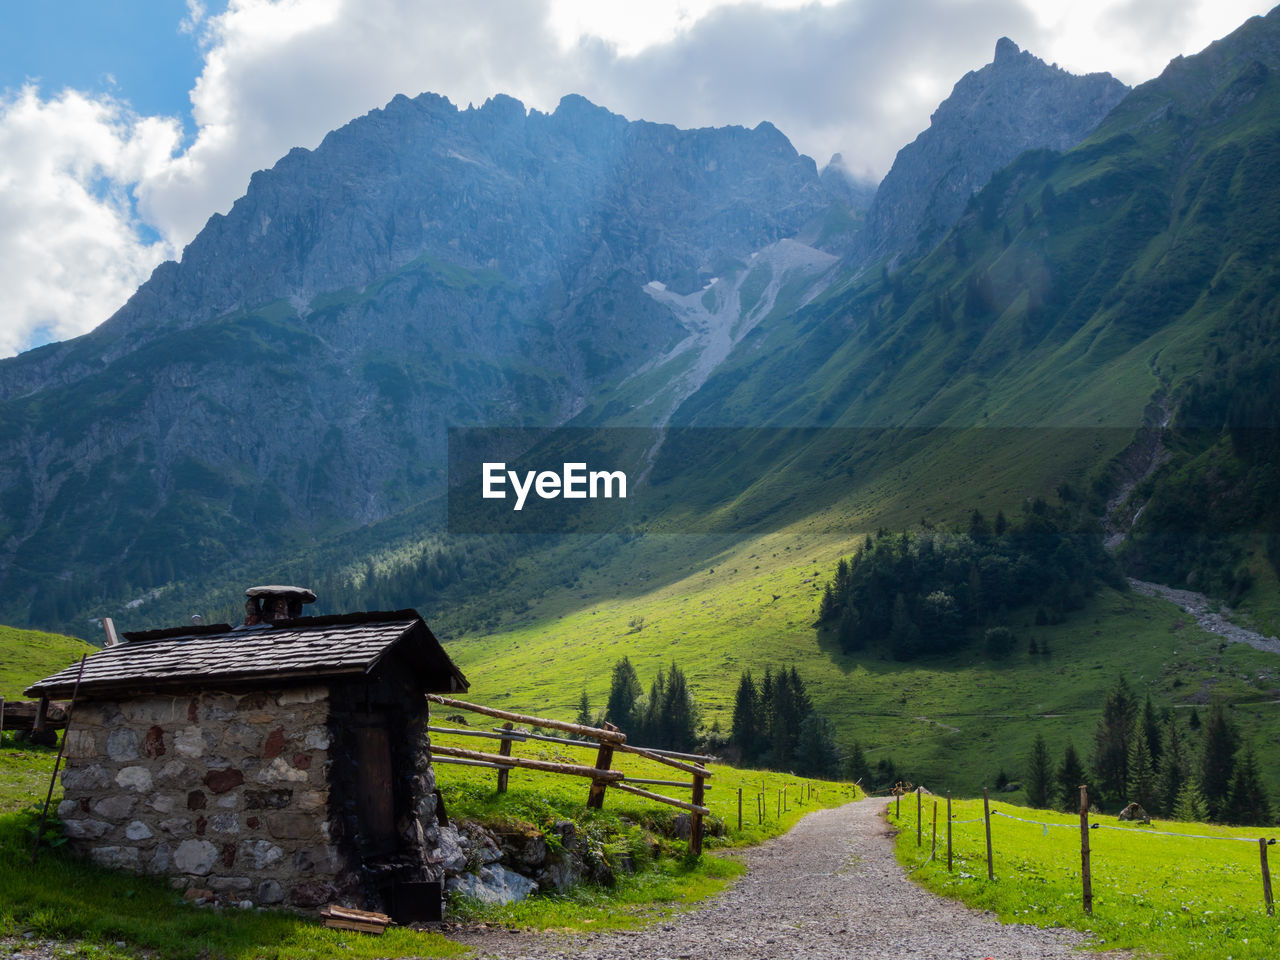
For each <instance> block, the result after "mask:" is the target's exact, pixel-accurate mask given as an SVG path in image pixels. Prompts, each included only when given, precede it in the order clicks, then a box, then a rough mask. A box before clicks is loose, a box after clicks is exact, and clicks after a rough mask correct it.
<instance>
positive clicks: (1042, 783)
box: [1027, 733, 1053, 807]
mask: <svg viewBox="0 0 1280 960" xmlns="http://www.w3.org/2000/svg"><path fill="white" fill-rule="evenodd" d="M1052 795H1053V761H1051V760H1050V759H1049V747H1048V745H1047V744H1046V743H1045V742H1044V734H1043V733H1037V734H1036V740H1035V743H1033V744H1032V745H1031V757H1030V758H1029V759H1028V760H1027V803H1028V805H1030V806H1033V807H1047V806H1049V805H1050V803H1051V799H1050V798H1051V797H1052Z"/></svg>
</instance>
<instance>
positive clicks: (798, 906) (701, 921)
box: [446, 798, 1129, 960]
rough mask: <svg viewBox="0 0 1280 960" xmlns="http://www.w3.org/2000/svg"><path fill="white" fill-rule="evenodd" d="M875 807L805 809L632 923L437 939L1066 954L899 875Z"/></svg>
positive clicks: (485, 946) (667, 953)
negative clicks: (702, 885)
mask: <svg viewBox="0 0 1280 960" xmlns="http://www.w3.org/2000/svg"><path fill="white" fill-rule="evenodd" d="M884 809H885V800H884V799H883V798H880V799H875V798H870V799H865V800H860V801H858V802H856V803H850V804H846V805H845V806H843V807H838V808H835V809H831V810H819V811H816V812H814V813H811V814H809V815H808V816H806V817H805V818H804V819H802V820H801V821H800V822H799V823H798V824H797V825H796V826H795V827H794V828H793V829H792V830H791V831H790V832H789V833H787V834H785V835H784V836H781V837H778V838H776V839H774V840H771V841H769V842H768V843H764V844H762V845H760V846H758V847H754V848H751V849H748V850H744V851H740V852H739V855H740V856H741V857H742V859H743V860H744V861H745V862H746V864H747V868H748V869H747V872H746V873H745V874H744V875H743V876H742V877H740V878H739V879H738V880H737V881H736V882H735V883H734V884H733V886H731V887H730V888H729V889H728V890H726V891H725V892H724V893H722V894H720V895H719V896H717V897H714V898H712V899H711V900H709V901H708V902H707V903H706V904H704V905H702V906H699V907H696V908H693V909H691V910H688V911H686V912H684V913H680V914H677V915H675V916H674V917H671V918H670V919H668V920H666V921H664V922H662V923H656V924H653V925H651V926H649V927H646V928H644V929H641V930H631V931H621V932H607V933H599V934H579V935H574V936H565V935H553V934H537V933H524V932H519V931H503V930H487V931H482V930H467V931H448V932H446V936H448V937H450V939H454V940H458V941H459V942H462V943H466V944H469V945H471V946H474V947H477V948H479V951H480V952H479V956H480V957H482V958H503V960H517V958H530V960H535V958H536V960H550V958H565V960H567V958H585V960H659V958H698V960H703V958H706V960H730V958H732V960H757V958H759V960H770V958H783V957H785V958H788V960H792V958H797V957H799V958H803V960H837V958H838V960H845V958H849V957H857V958H859V960H888V958H894V960H899V958H903V957H911V958H916V960H934V958H938V960H941V958H947V960H952V958H955V960H961V958H963V960H969V958H972V960H984V958H998V960H1024V958H1025V960H1030V958H1050V960H1053V958H1067V957H1074V958H1077V960H1078V958H1079V957H1080V956H1081V954H1080V953H1079V950H1078V948H1079V946H1080V945H1081V944H1083V943H1085V942H1086V940H1087V937H1086V936H1085V935H1084V934H1082V933H1079V932H1077V931H1074V930H1044V929H1041V928H1039V927H1032V926H1025V925H1021V924H1001V923H999V922H997V921H996V920H995V918H994V916H993V915H991V914H990V913H982V912H980V911H976V910H971V909H970V908H968V907H965V906H963V905H961V904H959V903H957V902H955V901H952V900H946V899H944V898H942V897H939V896H936V895H934V894H932V893H929V892H928V891H926V890H924V889H923V888H921V887H918V886H916V885H915V884H914V883H912V882H910V881H909V880H908V879H907V878H906V877H905V876H904V875H903V870H902V867H901V866H900V865H899V864H898V862H897V860H895V859H894V854H893V831H892V829H891V828H890V827H889V826H888V824H887V823H886V821H885V819H884V816H883V813H884ZM1093 956H1098V957H1112V958H1120V957H1128V956H1129V955H1128V954H1127V953H1110V954H1093Z"/></svg>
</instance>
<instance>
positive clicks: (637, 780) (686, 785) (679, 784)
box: [626, 777, 711, 790]
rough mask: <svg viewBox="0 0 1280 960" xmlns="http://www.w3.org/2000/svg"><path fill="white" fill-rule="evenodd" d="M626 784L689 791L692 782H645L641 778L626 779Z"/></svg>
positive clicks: (705, 788)
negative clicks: (680, 788) (681, 788)
mask: <svg viewBox="0 0 1280 960" xmlns="http://www.w3.org/2000/svg"><path fill="white" fill-rule="evenodd" d="M626 782H627V783H647V784H651V785H652V786H655V787H683V788H684V789H686V790H689V789H691V788H692V787H693V781H692V780H647V779H644V778H641V777H627V778H626ZM702 789H704V790H710V789H711V788H710V787H709V786H704V787H703V788H702Z"/></svg>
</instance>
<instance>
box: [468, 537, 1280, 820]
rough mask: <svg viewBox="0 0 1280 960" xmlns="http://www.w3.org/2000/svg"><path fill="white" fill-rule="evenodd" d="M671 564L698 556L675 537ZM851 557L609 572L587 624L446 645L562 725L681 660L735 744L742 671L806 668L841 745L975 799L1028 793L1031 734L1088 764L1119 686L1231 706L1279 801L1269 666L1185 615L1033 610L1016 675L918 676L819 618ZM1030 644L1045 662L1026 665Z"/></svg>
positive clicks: (1112, 596) (583, 614)
mask: <svg viewBox="0 0 1280 960" xmlns="http://www.w3.org/2000/svg"><path fill="white" fill-rule="evenodd" d="M648 549H650V550H659V549H661V548H660V546H659V545H658V544H657V543H656V542H655V543H653V544H650V545H649V547H648ZM667 549H669V550H670V551H671V553H672V554H678V553H680V552H681V551H682V550H685V549H688V548H687V547H685V546H684V545H683V544H682V542H681V538H680V537H671V538H669V545H668V547H667ZM849 549H850V541H849V540H845V539H841V540H834V539H832V538H830V537H825V536H819V535H817V534H811V533H808V532H806V531H805V530H804V529H803V528H792V529H788V530H786V531H783V532H780V533H777V534H772V535H769V536H767V537H762V538H760V539H757V540H754V541H752V542H750V543H749V544H747V545H744V546H739V547H734V548H730V549H727V550H725V551H723V552H722V553H721V554H720V555H718V556H716V557H714V558H713V560H712V561H711V562H709V563H708V564H707V565H706V566H704V567H702V568H700V569H699V570H697V571H696V572H693V573H690V574H688V575H686V576H683V577H681V578H680V579H678V580H676V581H675V582H672V583H669V584H661V585H658V586H654V587H651V588H647V589H646V588H645V586H644V585H643V583H639V584H637V585H635V586H634V587H633V588H632V589H631V590H630V591H624V590H623V589H622V588H621V587H619V588H617V589H616V592H615V591H604V590H602V589H601V587H600V585H599V584H597V583H596V582H595V581H594V580H592V579H590V577H591V576H598V577H599V578H601V579H603V578H604V577H605V576H606V572H605V571H601V572H599V573H597V574H592V575H586V576H584V584H583V588H582V590H583V593H588V592H592V593H595V594H596V595H600V594H604V596H605V598H604V599H599V600H595V601H592V602H588V603H586V604H584V605H582V606H581V607H580V608H577V609H575V608H573V607H572V605H571V604H570V603H569V602H568V601H567V600H566V603H565V605H564V606H562V607H558V606H556V605H555V603H554V602H548V604H547V605H546V610H545V612H543V613H541V614H540V615H539V616H537V617H536V618H531V619H529V620H528V621H526V622H524V623H522V624H521V625H519V626H517V627H515V628H512V629H507V630H502V631H500V632H496V633H493V634H490V635H487V636H477V637H464V638H461V639H458V640H454V641H451V642H449V643H448V650H449V653H450V655H451V656H452V657H454V659H455V660H457V661H458V663H459V664H460V665H461V666H462V668H463V670H464V672H466V674H467V676H468V677H469V678H470V679H471V681H472V692H471V694H470V696H471V697H472V699H475V700H476V701H478V702H481V703H490V704H492V705H494V706H506V707H508V708H510V709H513V710H519V711H525V712H532V713H537V714H540V715H544V716H558V717H561V718H569V717H571V716H573V715H574V713H575V712H576V707H577V701H578V697H579V695H580V693H581V692H582V691H583V690H584V689H585V691H586V692H587V694H588V697H589V699H590V702H591V705H592V706H593V707H594V708H596V709H601V708H602V707H603V706H604V703H605V700H606V698H607V695H608V684H609V676H610V671H611V670H612V667H613V665H614V663H615V662H616V661H617V660H618V659H619V658H621V657H623V656H628V657H630V659H631V661H632V663H633V664H635V666H636V669H637V670H638V672H639V674H640V679H641V682H642V683H643V684H644V685H645V686H646V687H647V685H648V683H649V681H650V679H651V678H652V677H653V675H654V673H655V672H656V671H657V670H659V669H663V668H665V667H666V666H667V665H668V664H669V663H670V662H671V661H672V660H675V661H676V662H678V663H679V664H680V666H681V668H682V669H683V670H684V671H685V673H686V675H687V676H688V678H689V683H690V686H691V688H692V689H693V692H694V695H695V697H696V698H697V699H698V701H699V702H700V703H701V704H702V705H703V707H704V723H705V724H706V725H708V726H710V725H711V724H712V723H713V722H716V721H718V722H719V724H720V726H721V728H722V729H725V730H727V729H728V728H729V726H730V724H731V720H732V703H733V699H732V698H733V694H734V690H735V688H736V685H737V682H738V678H739V676H740V674H741V672H742V671H743V670H745V669H748V668H750V669H751V670H752V671H753V672H754V673H755V675H756V677H757V680H758V679H759V677H760V675H761V674H762V673H763V670H764V667H765V666H773V667H774V668H775V669H776V668H777V667H778V666H779V665H789V664H794V665H795V666H796V668H797V670H798V672H799V673H800V675H801V677H803V679H804V680H805V683H806V686H807V688H808V689H809V692H810V693H811V695H812V696H813V698H814V700H815V702H816V704H817V707H818V709H819V710H821V711H822V712H824V713H825V714H826V715H828V716H829V717H831V718H832V720H834V721H835V723H836V725H837V730H838V734H839V739H840V741H841V742H842V743H843V744H844V745H845V746H846V747H847V746H848V745H849V744H850V743H851V742H852V741H854V740H857V741H859V742H860V743H861V744H862V746H863V747H864V748H866V749H867V753H868V756H869V758H870V759H871V760H872V762H875V760H876V759H878V758H879V757H881V756H884V755H886V754H887V755H889V756H891V757H892V758H893V759H894V761H895V762H897V763H898V765H899V767H900V768H901V769H903V770H905V771H906V772H908V773H909V774H910V776H911V777H912V779H914V780H915V781H916V782H921V783H925V784H927V785H928V786H930V787H931V788H932V789H935V790H940V789H951V790H953V791H955V792H958V793H970V794H972V793H975V792H977V791H978V790H980V789H981V788H982V787H984V786H991V785H993V784H994V782H995V779H996V776H997V774H998V773H999V772H1000V771H1001V770H1003V771H1004V772H1005V773H1006V774H1007V775H1008V776H1009V777H1010V778H1012V779H1014V780H1017V779H1019V778H1020V777H1021V776H1022V770H1023V767H1024V765H1025V761H1026V757H1027V756H1028V754H1029V752H1030V748H1031V744H1032V741H1033V740H1034V738H1035V735H1036V733H1037V732H1043V733H1044V735H1045V738H1046V740H1047V741H1048V743H1049V746H1050V749H1051V751H1053V753H1054V754H1055V762H1056V759H1057V757H1058V756H1060V755H1061V751H1062V748H1063V746H1064V745H1065V742H1066V740H1067V738H1068V737H1070V738H1071V739H1072V740H1073V741H1074V743H1075V745H1076V747H1077V749H1079V750H1081V751H1083V752H1084V753H1085V754H1086V755H1087V753H1088V750H1089V747H1090V744H1091V743H1092V735H1093V730H1094V727H1095V725H1096V723H1097V720H1098V716H1099V711H1100V706H1101V703H1102V700H1103V698H1104V696H1105V693H1106V691H1107V690H1109V689H1110V688H1111V687H1112V686H1114V684H1115V682H1116V680H1117V678H1118V677H1119V676H1121V675H1124V676H1126V677H1127V678H1128V680H1129V682H1130V683H1131V684H1132V685H1133V687H1134V689H1135V690H1136V691H1137V692H1138V695H1139V696H1144V695H1145V694H1146V693H1147V692H1150V693H1151V695H1152V697H1153V699H1154V700H1155V701H1156V702H1157V704H1160V705H1168V706H1171V707H1174V708H1175V709H1176V710H1177V711H1178V712H1179V714H1180V715H1189V713H1190V710H1191V708H1192V707H1193V706H1196V705H1197V704H1199V705H1201V709H1202V710H1203V706H1202V705H1203V704H1204V703H1205V702H1207V701H1208V699H1209V698H1210V697H1211V696H1215V695H1216V696H1221V697H1223V698H1225V699H1226V700H1227V701H1228V702H1230V703H1233V704H1235V705H1236V706H1235V708H1234V710H1233V719H1234V720H1235V721H1236V722H1237V723H1238V724H1239V725H1240V727H1241V729H1242V730H1243V732H1244V733H1245V734H1246V735H1247V736H1249V737H1250V738H1251V739H1253V741H1254V744H1255V746H1256V748H1257V749H1258V751H1259V753H1260V755H1261V756H1263V757H1264V758H1267V759H1265V760H1264V766H1265V767H1266V768H1267V772H1266V774H1265V776H1266V777H1267V785H1268V787H1269V788H1270V789H1271V790H1272V792H1273V793H1276V792H1280V764H1277V763H1275V762H1274V760H1276V759H1280V704H1277V703H1276V701H1277V700H1278V699H1280V680H1278V679H1277V677H1278V676H1280V674H1278V673H1277V669H1276V665H1275V658H1274V657H1273V656H1271V655H1269V654H1265V653H1261V652H1259V651H1256V650H1253V649H1251V648H1249V647H1246V646H1244V645H1242V644H1225V643H1224V642H1223V641H1222V638H1220V637H1216V636H1214V635H1211V634H1207V633H1205V632H1203V631H1201V630H1200V629H1199V628H1198V627H1197V626H1196V625H1195V623H1194V621H1193V620H1192V618H1191V617H1190V616H1189V615H1187V614H1185V613H1183V612H1182V611H1181V610H1179V609H1178V608H1177V607H1176V606H1174V605H1173V604H1170V603H1167V602H1165V601H1160V600H1154V599H1150V598H1146V597H1142V596H1139V595H1136V594H1133V593H1117V592H1115V591H1112V590H1104V591H1102V592H1101V593H1099V594H1098V595H1097V597H1095V598H1094V600H1092V601H1091V602H1090V604H1089V605H1088V606H1087V607H1086V608H1085V609H1083V610H1080V611H1076V612H1075V613H1073V614H1071V615H1070V616H1069V617H1068V619H1067V620H1066V622H1064V623H1062V624H1058V625H1050V626H1039V627H1038V626H1035V625H1034V624H1033V616H1032V614H1033V612H1032V611H1014V612H1013V614H1012V615H1011V617H1010V626H1011V627H1012V629H1013V630H1014V632H1015V634H1016V635H1017V637H1018V647H1017V649H1016V651H1015V653H1014V655H1013V656H1011V657H1010V658H1009V659H1007V660H1004V661H992V660H990V659H988V658H987V657H986V656H985V655H984V653H983V651H982V650H981V648H980V645H974V646H971V647H969V648H967V649H965V650H963V651H961V652H958V653H955V654H952V655H949V656H945V657H934V658H928V659H922V660H919V661H916V662H913V663H908V664H903V663H896V662H893V661H891V660H888V659H886V658H884V657H883V656H882V655H880V654H878V653H876V652H874V651H873V652H868V653H863V654H859V655H856V656H850V655H846V654H844V653H842V652H841V651H840V650H839V649H838V648H836V647H835V645H834V644H833V643H830V642H828V641H827V640H825V639H824V638H823V637H821V636H820V635H819V634H818V633H817V632H816V631H815V630H814V629H813V621H814V619H815V618H816V612H817V604H818V600H819V596H820V591H821V588H822V586H823V585H824V584H825V583H826V580H827V579H828V577H829V576H830V573H831V571H832V569H833V568H834V565H835V561H836V559H837V558H838V557H839V556H840V555H841V554H842V553H846V552H848V550H849ZM656 562H657V561H655V563H656ZM672 562H673V563H674V562H675V561H674V560H673V561H672ZM609 594H612V595H609ZM637 625H639V627H638V628H637ZM1032 639H1034V640H1035V641H1036V643H1037V645H1038V646H1040V647H1043V646H1046V645H1047V647H1048V649H1049V650H1050V653H1049V654H1048V655H1034V656H1033V655H1031V654H1029V653H1028V648H1029V642H1030V640H1032ZM1015 799H1016V797H1015Z"/></svg>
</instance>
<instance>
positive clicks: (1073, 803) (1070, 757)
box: [1054, 740, 1087, 811]
mask: <svg viewBox="0 0 1280 960" xmlns="http://www.w3.org/2000/svg"><path fill="white" fill-rule="evenodd" d="M1086 777H1087V774H1086V773H1085V771H1084V764H1083V763H1081V762H1080V756H1079V754H1077V753H1076V747H1075V744H1073V743H1072V742H1071V741H1070V740H1068V741H1067V746H1066V749H1065V750H1063V752H1062V762H1061V763H1060V764H1058V769H1057V772H1056V774H1055V776H1054V779H1055V780H1057V783H1058V806H1059V808H1060V809H1062V810H1067V811H1071V810H1079V809H1080V785H1081V784H1082V783H1084V782H1085V780H1086Z"/></svg>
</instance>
